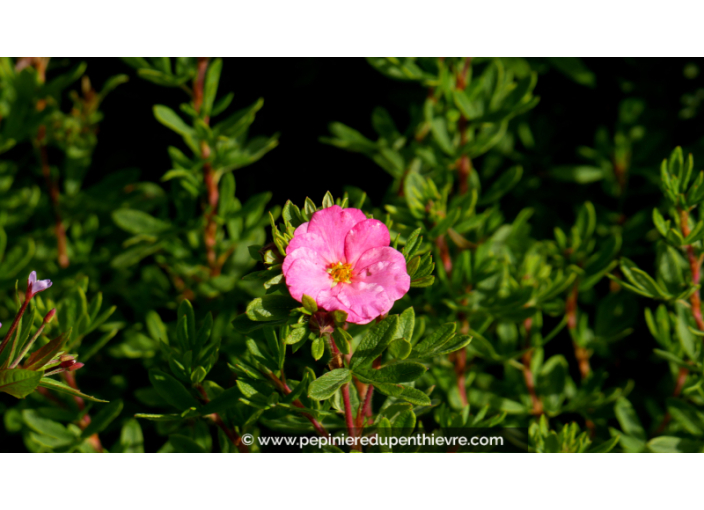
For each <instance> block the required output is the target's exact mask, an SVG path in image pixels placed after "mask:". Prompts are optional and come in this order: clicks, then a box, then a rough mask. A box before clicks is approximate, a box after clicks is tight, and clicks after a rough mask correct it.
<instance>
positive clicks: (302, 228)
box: [293, 221, 308, 237]
mask: <svg viewBox="0 0 704 510" xmlns="http://www.w3.org/2000/svg"><path fill="white" fill-rule="evenodd" d="M307 233H308V222H307V221H306V222H305V223H301V224H300V225H298V227H296V230H294V231H293V237H296V236H299V235H301V234H307Z"/></svg>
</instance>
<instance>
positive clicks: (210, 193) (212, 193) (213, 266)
mask: <svg viewBox="0 0 704 510" xmlns="http://www.w3.org/2000/svg"><path fill="white" fill-rule="evenodd" d="M207 70H208V57H198V73H197V75H196V78H195V80H194V82H193V106H194V108H195V110H196V112H198V113H200V110H201V108H202V106H203V87H204V85H205V75H206V72H207ZM203 122H205V124H206V125H208V124H209V123H210V117H208V116H207V115H206V116H204V117H203ZM200 151H201V158H202V159H203V160H204V163H203V181H204V183H205V188H206V190H207V198H208V207H207V209H206V212H205V235H204V242H205V253H206V259H207V260H208V267H210V274H211V275H212V276H217V275H219V274H220V271H221V269H222V264H224V263H225V261H224V260H223V261H222V262H221V263H220V262H219V261H218V258H217V255H216V253H215V245H216V241H217V233H218V226H217V223H215V214H216V212H217V209H218V202H219V200H220V192H219V190H218V183H217V177H216V175H215V172H214V171H213V168H212V167H211V165H210V162H209V161H208V158H210V147H209V146H208V144H207V143H206V142H205V141H201V144H200Z"/></svg>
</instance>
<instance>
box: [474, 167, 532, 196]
mask: <svg viewBox="0 0 704 510" xmlns="http://www.w3.org/2000/svg"><path fill="white" fill-rule="evenodd" d="M521 175H523V168H522V167H520V166H514V167H512V168H510V169H509V170H507V171H506V172H504V173H503V174H501V177H499V178H498V179H497V180H496V182H494V184H492V185H491V187H489V189H488V190H487V192H486V193H484V194H483V195H482V197H481V198H480V199H479V202H478V203H479V205H486V204H491V203H492V202H496V201H497V200H499V199H500V198H501V197H502V196H504V195H505V194H506V193H508V192H509V191H511V189H512V188H513V187H514V186H515V185H516V184H518V181H520V180H521Z"/></svg>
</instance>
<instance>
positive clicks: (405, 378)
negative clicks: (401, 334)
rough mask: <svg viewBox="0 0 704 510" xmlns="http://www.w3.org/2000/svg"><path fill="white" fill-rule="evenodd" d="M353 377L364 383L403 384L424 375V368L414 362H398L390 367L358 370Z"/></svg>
mask: <svg viewBox="0 0 704 510" xmlns="http://www.w3.org/2000/svg"><path fill="white" fill-rule="evenodd" d="M353 373H354V375H355V376H357V377H358V378H359V380H360V381H362V382H364V383H367V384H369V383H371V384H375V383H396V384H398V383H404V382H413V381H415V380H416V379H418V378H419V377H420V376H422V375H423V374H424V373H425V366H423V365H422V364H420V363H417V362H415V361H399V362H398V363H394V364H391V365H387V366H384V367H381V368H379V369H377V370H375V369H373V368H368V369H364V368H358V369H356V370H354V371H353Z"/></svg>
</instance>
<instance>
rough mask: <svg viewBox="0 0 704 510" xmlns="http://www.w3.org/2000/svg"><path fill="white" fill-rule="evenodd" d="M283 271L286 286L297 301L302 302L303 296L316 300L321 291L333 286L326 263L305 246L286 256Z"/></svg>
mask: <svg viewBox="0 0 704 510" xmlns="http://www.w3.org/2000/svg"><path fill="white" fill-rule="evenodd" d="M282 270H283V273H284V278H285V280H286V286H287V287H288V290H289V292H290V293H291V297H293V299H295V300H296V301H301V300H302V299H303V294H306V295H308V296H310V297H312V298H313V299H316V296H317V295H318V294H319V293H320V291H322V290H329V289H330V286H331V285H332V280H331V278H330V275H329V274H328V273H327V271H326V265H325V261H324V260H322V259H321V257H320V256H319V255H318V253H317V252H315V251H313V250H312V249H310V248H308V247H305V246H304V247H301V248H298V249H297V250H294V251H293V252H292V253H291V254H290V255H287V256H286V259H284V265H283V267H282Z"/></svg>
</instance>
